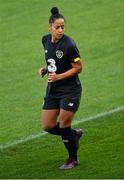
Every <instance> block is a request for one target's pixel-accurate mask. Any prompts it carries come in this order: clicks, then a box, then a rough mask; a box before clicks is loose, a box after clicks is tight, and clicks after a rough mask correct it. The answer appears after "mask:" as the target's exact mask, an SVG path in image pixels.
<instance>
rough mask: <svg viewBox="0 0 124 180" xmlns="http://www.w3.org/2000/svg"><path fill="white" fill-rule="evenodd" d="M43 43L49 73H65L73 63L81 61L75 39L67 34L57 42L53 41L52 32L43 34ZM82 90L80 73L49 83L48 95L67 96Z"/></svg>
mask: <svg viewBox="0 0 124 180" xmlns="http://www.w3.org/2000/svg"><path fill="white" fill-rule="evenodd" d="M42 44H43V46H44V50H45V59H46V64H47V70H48V73H52V72H55V73H57V74H60V73H64V72H66V71H68V70H69V69H71V68H72V65H71V63H76V62H78V61H80V54H79V51H78V49H77V47H76V44H75V43H74V41H73V40H72V39H71V38H69V37H68V36H67V35H63V37H62V38H61V39H60V40H59V41H58V42H57V43H52V42H51V34H48V35H46V36H43V38H42ZM80 92H81V84H80V81H79V78H78V75H77V74H76V75H74V76H72V77H69V78H66V79H63V80H59V81H56V82H52V83H48V88H47V96H48V95H55V96H66V95H69V94H75V93H79V94H80Z"/></svg>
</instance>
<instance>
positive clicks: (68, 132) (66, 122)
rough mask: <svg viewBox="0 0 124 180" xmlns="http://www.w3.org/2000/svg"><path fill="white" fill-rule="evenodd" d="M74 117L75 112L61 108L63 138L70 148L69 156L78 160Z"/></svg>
mask: <svg viewBox="0 0 124 180" xmlns="http://www.w3.org/2000/svg"><path fill="white" fill-rule="evenodd" d="M73 117H74V112H71V111H66V110H64V109H61V110H60V116H59V121H60V131H61V136H62V140H63V142H64V144H65V147H66V148H67V150H68V153H69V158H73V159H75V160H77V146H76V139H75V137H76V132H75V130H73V129H72V128H71V122H72V119H73Z"/></svg>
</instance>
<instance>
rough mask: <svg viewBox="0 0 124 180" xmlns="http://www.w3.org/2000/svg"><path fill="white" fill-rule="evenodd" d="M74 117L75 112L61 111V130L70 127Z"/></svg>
mask: <svg viewBox="0 0 124 180" xmlns="http://www.w3.org/2000/svg"><path fill="white" fill-rule="evenodd" d="M73 117H74V112H71V111H66V110H64V109H60V114H59V123H60V128H66V127H70V126H71V122H72V120H73Z"/></svg>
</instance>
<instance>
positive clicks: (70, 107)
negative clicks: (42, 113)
mask: <svg viewBox="0 0 124 180" xmlns="http://www.w3.org/2000/svg"><path fill="white" fill-rule="evenodd" d="M79 105H80V96H78V97H74V98H68V97H64V98H54V97H45V98H44V103H43V107H42V108H43V109H64V110H66V111H72V112H76V111H77V110H78V107H79Z"/></svg>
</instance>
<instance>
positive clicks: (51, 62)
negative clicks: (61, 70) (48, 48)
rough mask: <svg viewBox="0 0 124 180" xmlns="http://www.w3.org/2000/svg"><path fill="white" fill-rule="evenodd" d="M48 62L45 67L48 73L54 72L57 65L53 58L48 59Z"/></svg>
mask: <svg viewBox="0 0 124 180" xmlns="http://www.w3.org/2000/svg"><path fill="white" fill-rule="evenodd" d="M48 63H49V65H48V67H47V68H48V72H50V73H54V72H56V70H57V67H56V62H55V60H54V59H48Z"/></svg>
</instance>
